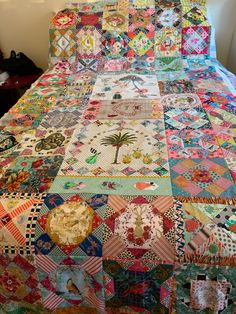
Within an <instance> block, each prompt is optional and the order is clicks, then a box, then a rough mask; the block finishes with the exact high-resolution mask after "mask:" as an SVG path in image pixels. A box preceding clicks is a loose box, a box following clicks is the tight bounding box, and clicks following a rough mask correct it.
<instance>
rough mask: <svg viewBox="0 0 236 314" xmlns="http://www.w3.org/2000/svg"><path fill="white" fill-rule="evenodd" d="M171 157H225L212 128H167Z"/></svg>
mask: <svg viewBox="0 0 236 314" xmlns="http://www.w3.org/2000/svg"><path fill="white" fill-rule="evenodd" d="M166 136H167V145H168V154H169V158H214V157H223V154H222V150H221V149H220V146H219V144H218V142H217V139H216V136H215V134H214V132H213V131H212V130H211V129H202V130H201V129H198V130H184V129H182V130H180V131H179V130H178V131H177V130H166Z"/></svg>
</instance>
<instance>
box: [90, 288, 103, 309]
mask: <svg viewBox="0 0 236 314" xmlns="http://www.w3.org/2000/svg"><path fill="white" fill-rule="evenodd" d="M86 299H87V300H88V302H89V303H90V304H92V305H93V306H94V307H95V308H96V309H101V310H104V307H105V304H104V301H103V300H100V299H99V298H98V297H97V296H96V294H95V293H94V292H92V291H91V290H89V291H88V294H87V295H86Z"/></svg>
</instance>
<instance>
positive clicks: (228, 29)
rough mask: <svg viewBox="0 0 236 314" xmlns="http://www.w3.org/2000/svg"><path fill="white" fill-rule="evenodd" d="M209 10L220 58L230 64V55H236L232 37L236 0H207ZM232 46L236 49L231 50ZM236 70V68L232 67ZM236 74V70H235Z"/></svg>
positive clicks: (235, 23)
mask: <svg viewBox="0 0 236 314" xmlns="http://www.w3.org/2000/svg"><path fill="white" fill-rule="evenodd" d="M207 3H208V10H209V13H210V15H211V18H212V21H213V24H214V26H215V29H216V47H217V55H218V59H219V60H220V61H221V62H222V63H223V65H224V66H228V67H229V66H230V65H231V64H230V63H229V56H230V54H231V55H232V54H234V56H236V49H235V45H236V43H235V45H234V47H233V46H232V39H233V36H234V30H235V27H236V0H207ZM231 47H232V48H234V49H235V50H234V51H232V52H231ZM231 70H235V68H231ZM235 74H236V70H235Z"/></svg>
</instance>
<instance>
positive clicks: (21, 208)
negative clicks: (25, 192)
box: [11, 199, 38, 218]
mask: <svg viewBox="0 0 236 314" xmlns="http://www.w3.org/2000/svg"><path fill="white" fill-rule="evenodd" d="M35 202H36V200H34V199H30V200H29V201H27V202H25V203H23V204H22V205H20V206H18V207H17V208H15V209H14V210H13V211H12V212H11V217H12V218H15V217H17V216H18V215H19V214H21V213H22V212H23V211H25V210H27V209H29V208H30V207H31V206H32V205H34V204H35ZM37 202H38V201H37Z"/></svg>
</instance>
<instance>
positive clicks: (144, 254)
mask: <svg viewBox="0 0 236 314" xmlns="http://www.w3.org/2000/svg"><path fill="white" fill-rule="evenodd" d="M105 217H106V218H105V220H104V244H103V256H104V257H105V258H118V259H134V258H135V259H142V260H146V259H151V260H159V261H174V259H175V229H174V225H175V222H174V221H175V220H174V219H175V212H174V206H173V199H172V198H171V197H164V196H163V197H161V196H160V197H143V196H138V197H131V196H126V197H125V196H123V197H121V196H112V195H110V196H109V197H108V202H107V209H106V214H105Z"/></svg>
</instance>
